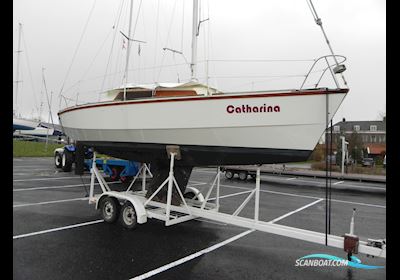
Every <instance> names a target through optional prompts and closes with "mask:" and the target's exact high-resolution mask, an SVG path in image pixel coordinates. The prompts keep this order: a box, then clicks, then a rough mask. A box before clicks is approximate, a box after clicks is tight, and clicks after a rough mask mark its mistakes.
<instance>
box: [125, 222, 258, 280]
mask: <svg viewBox="0 0 400 280" xmlns="http://www.w3.org/2000/svg"><path fill="white" fill-rule="evenodd" d="M253 231H254V230H253V229H252V230H247V231H245V232H242V233H240V234H238V235H235V236H233V237H231V238H229V239H227V240H225V241H223V242H220V243H218V244H215V245H213V246H211V247H208V248H206V249H203V250H201V251H199V252H197V253H194V254H191V255H189V256H186V257H184V258H182V259H179V260H176V261H174V262H171V263H169V264H167V265H164V266H161V267H159V268H157V269H154V270H151V271H149V272H147V273H145V274H142V275H139V276H136V277H134V278H131V280H139V279H146V278H149V277H151V276H154V275H156V274H159V273H161V272H163V271H166V270H168V269H170V268H173V267H175V266H178V265H180V264H183V263H185V262H188V261H190V260H193V259H195V258H197V257H200V256H201V255H204V254H207V253H209V252H212V251H214V250H216V249H218V248H220V247H222V246H224V245H226V244H229V243H231V242H233V241H235V240H238V239H239V238H241V237H243V236H246V235H248V234H249V233H252V232H253Z"/></svg>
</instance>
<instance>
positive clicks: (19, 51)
mask: <svg viewBox="0 0 400 280" xmlns="http://www.w3.org/2000/svg"><path fill="white" fill-rule="evenodd" d="M18 27H19V28H18V50H17V68H16V75H15V78H16V80H15V111H14V115H16V113H17V112H18V84H19V83H20V82H22V81H20V80H19V57H20V53H21V52H22V51H21V29H22V24H21V23H19V24H18Z"/></svg>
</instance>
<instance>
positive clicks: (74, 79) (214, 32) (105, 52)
mask: <svg viewBox="0 0 400 280" xmlns="http://www.w3.org/2000/svg"><path fill="white" fill-rule="evenodd" d="M130 3H131V1H129V0H86V1H81V0H69V1H61V0H36V1H29V0H14V1H13V5H14V7H13V61H14V78H13V84H14V92H13V96H14V104H13V107H14V110H16V111H17V113H19V114H20V115H22V116H23V117H27V118H32V117H34V118H37V117H39V116H40V117H41V118H42V120H44V121H48V120H50V119H49V109H48V108H49V106H48V103H50V104H51V110H52V115H53V119H54V122H56V123H57V122H58V120H57V112H58V111H59V110H60V109H62V108H65V107H66V106H71V105H74V104H80V103H85V102H92V101H97V100H99V98H100V99H101V98H102V97H103V96H104V95H101V94H99V93H100V92H104V91H106V90H107V89H111V88H113V87H118V86H120V85H122V84H123V82H124V72H125V61H126V55H127V40H126V39H125V38H124V36H123V35H122V33H124V34H125V35H127V34H128V31H129V10H130V6H129V5H130ZM313 4H314V6H315V8H316V11H317V14H318V16H319V17H320V18H321V19H322V23H323V27H324V29H325V31H326V33H327V36H328V38H329V41H330V43H331V45H332V48H333V50H334V52H335V54H337V55H342V56H345V57H346V59H347V60H346V61H345V62H344V64H345V65H346V68H347V70H346V71H345V72H344V76H345V78H346V80H347V82H348V86H349V88H350V92H349V94H348V95H347V97H346V99H345V100H344V102H343V103H342V105H341V107H340V108H339V110H338V112H337V113H336V115H335V117H334V122H337V121H340V120H342V118H346V120H349V121H361V120H378V119H381V116H382V115H384V114H385V113H386V3H385V1H382V0H353V1H346V0H324V1H322V0H314V1H313ZM132 11H133V16H132V25H131V38H133V39H134V40H140V41H143V42H141V43H139V42H133V43H132V44H131V48H130V50H131V52H130V58H129V67H128V68H129V72H128V82H130V83H136V84H143V83H153V82H185V81H188V80H189V79H190V68H189V66H188V63H189V62H190V61H191V32H192V1H191V0H145V1H141V0H133V9H132ZM200 20H202V23H201V24H200V28H199V36H198V52H197V60H198V64H197V65H198V66H197V73H196V77H197V78H198V79H199V81H200V82H203V83H208V84H209V85H210V86H213V87H216V88H218V89H220V90H221V91H225V92H229V91H251V90H275V89H292V88H299V87H300V85H301V83H302V81H303V79H304V76H305V75H306V73H307V72H308V70H309V68H310V67H311V65H312V63H313V62H314V59H317V58H318V57H321V56H324V55H328V54H330V51H329V48H328V46H327V44H326V42H325V39H324V37H323V34H322V32H321V30H320V28H319V26H317V25H316V24H315V22H314V19H313V16H312V14H311V12H310V10H309V6H308V5H307V1H306V0H269V1H265V0H247V1H239V0H200ZM19 23H21V24H22V32H21V40H18V38H19V37H18V35H19ZM121 32H122V33H121ZM18 42H20V48H19V50H21V52H20V56H19V58H20V62H19V64H18V63H17V58H18V55H17V50H18ZM163 48H169V49H173V50H175V52H172V51H168V50H163ZM322 62H323V61H322ZM322 62H319V63H318V64H316V67H315V70H318V71H320V70H321V69H323V67H324V65H323V63H322ZM17 65H19V67H17ZM17 68H18V71H17ZM17 72H18V75H19V78H18V80H19V81H21V82H19V83H18V93H16V83H15V82H16V81H17V77H16V76H17ZM320 73H321V72H316V73H313V75H311V76H310V78H309V80H307V82H306V87H307V86H308V87H310V86H313V84H315V82H316V81H317V80H318V78H319V74H320ZM340 82H341V81H340ZM321 86H328V87H331V86H333V80H332V79H331V77H329V76H328V75H325V76H324V77H323V79H322V80H321ZM46 93H47V94H46ZM50 99H51V102H50Z"/></svg>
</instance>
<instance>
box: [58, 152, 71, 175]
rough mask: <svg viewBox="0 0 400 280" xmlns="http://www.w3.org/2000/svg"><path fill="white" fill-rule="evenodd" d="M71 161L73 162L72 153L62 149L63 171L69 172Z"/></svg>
mask: <svg viewBox="0 0 400 280" xmlns="http://www.w3.org/2000/svg"><path fill="white" fill-rule="evenodd" d="M73 163H74V156H73V154H72V153H71V152H70V151H68V150H64V152H63V154H62V157H61V169H62V170H63V171H64V172H70V171H71V169H72V164H73Z"/></svg>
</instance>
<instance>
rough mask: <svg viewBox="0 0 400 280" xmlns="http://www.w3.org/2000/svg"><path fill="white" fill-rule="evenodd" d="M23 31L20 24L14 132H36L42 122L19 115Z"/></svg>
mask: <svg viewBox="0 0 400 280" xmlns="http://www.w3.org/2000/svg"><path fill="white" fill-rule="evenodd" d="M21 31H22V24H21V23H19V24H18V50H17V67H16V81H15V110H14V111H13V132H15V131H19V132H21V133H24V131H31V130H35V129H36V128H37V127H38V125H39V123H40V121H38V120H34V119H28V118H23V117H21V116H20V115H19V114H18V89H19V84H20V83H21V82H22V81H21V80H19V66H20V54H21V52H22V51H21Z"/></svg>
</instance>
